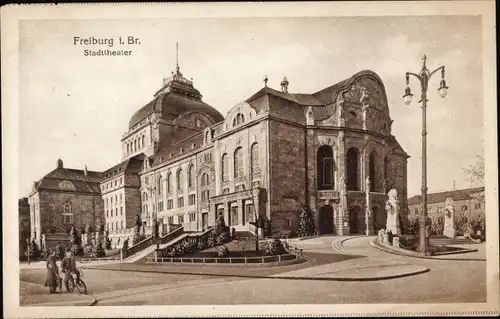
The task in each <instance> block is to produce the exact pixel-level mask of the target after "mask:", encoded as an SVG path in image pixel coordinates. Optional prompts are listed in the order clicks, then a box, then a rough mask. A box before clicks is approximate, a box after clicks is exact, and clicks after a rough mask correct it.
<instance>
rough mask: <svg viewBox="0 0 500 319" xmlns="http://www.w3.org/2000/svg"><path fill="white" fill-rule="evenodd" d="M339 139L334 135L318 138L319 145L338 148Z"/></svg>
mask: <svg viewBox="0 0 500 319" xmlns="http://www.w3.org/2000/svg"><path fill="white" fill-rule="evenodd" d="M336 144H337V137H336V136H334V135H319V136H318V145H319V146H321V145H330V146H332V147H334V148H336Z"/></svg>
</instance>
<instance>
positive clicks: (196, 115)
mask: <svg viewBox="0 0 500 319" xmlns="http://www.w3.org/2000/svg"><path fill="white" fill-rule="evenodd" d="M176 64H177V65H176V71H175V73H174V72H172V74H171V76H170V77H168V78H164V79H163V84H162V87H161V88H160V89H159V90H158V91H156V93H155V94H154V98H153V100H151V101H150V102H149V103H147V104H146V105H145V106H143V107H142V108H140V109H139V110H137V111H136V112H135V113H134V115H132V118H131V119H130V121H129V127H128V132H126V133H125V134H124V135H123V137H122V147H123V159H126V158H128V157H131V156H134V155H137V154H139V153H144V154H145V155H147V156H152V155H154V154H155V153H156V152H157V151H158V148H164V147H168V146H169V145H172V144H174V143H176V142H178V141H180V140H183V139H185V138H187V137H189V136H191V135H193V134H196V133H198V132H200V131H203V129H204V128H205V127H207V126H211V125H213V124H215V123H217V122H220V121H223V120H224V117H223V116H222V115H221V114H220V113H219V111H217V110H216V109H215V108H213V107H212V106H210V105H208V104H206V103H205V102H203V101H202V95H201V94H200V92H199V91H198V90H197V89H196V88H195V87H194V86H193V80H192V79H191V80H188V79H186V78H185V77H184V76H183V74H182V73H181V72H180V68H179V63H178V61H177V63H176Z"/></svg>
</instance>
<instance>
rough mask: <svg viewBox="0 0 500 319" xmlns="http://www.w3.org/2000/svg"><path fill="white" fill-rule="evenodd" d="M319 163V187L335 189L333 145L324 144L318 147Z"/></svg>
mask: <svg viewBox="0 0 500 319" xmlns="http://www.w3.org/2000/svg"><path fill="white" fill-rule="evenodd" d="M317 164H318V165H317V176H318V178H317V180H318V189H333V188H334V186H335V183H334V178H333V170H334V168H335V167H334V160H333V149H332V147H331V146H329V145H323V146H321V147H320V148H319V149H318V156H317Z"/></svg>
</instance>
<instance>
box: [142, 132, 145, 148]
mask: <svg viewBox="0 0 500 319" xmlns="http://www.w3.org/2000/svg"><path fill="white" fill-rule="evenodd" d="M144 141H145V138H144V135H143V136H142V143H141V145H142V147H144Z"/></svg>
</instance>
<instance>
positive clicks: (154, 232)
mask: <svg viewBox="0 0 500 319" xmlns="http://www.w3.org/2000/svg"><path fill="white" fill-rule="evenodd" d="M153 238H158V220H157V219H156V218H155V219H153Z"/></svg>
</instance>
